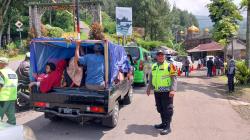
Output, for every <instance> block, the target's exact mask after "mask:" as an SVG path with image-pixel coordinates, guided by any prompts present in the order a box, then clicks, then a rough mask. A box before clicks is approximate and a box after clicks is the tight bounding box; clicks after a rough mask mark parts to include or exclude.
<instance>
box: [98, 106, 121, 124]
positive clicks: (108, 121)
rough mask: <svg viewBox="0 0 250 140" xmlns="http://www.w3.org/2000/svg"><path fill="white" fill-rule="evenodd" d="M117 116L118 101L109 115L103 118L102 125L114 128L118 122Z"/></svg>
mask: <svg viewBox="0 0 250 140" xmlns="http://www.w3.org/2000/svg"><path fill="white" fill-rule="evenodd" d="M118 118H119V103H118V102H116V104H115V106H114V109H113V111H112V113H111V115H110V116H109V117H107V118H103V120H102V125H104V126H107V127H110V128H114V127H116V125H117V123H118Z"/></svg>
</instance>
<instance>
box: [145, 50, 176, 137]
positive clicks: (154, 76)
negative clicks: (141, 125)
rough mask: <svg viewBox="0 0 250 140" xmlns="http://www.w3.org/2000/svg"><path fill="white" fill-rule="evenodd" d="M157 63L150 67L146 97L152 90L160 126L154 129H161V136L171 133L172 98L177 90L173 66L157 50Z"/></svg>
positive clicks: (161, 52)
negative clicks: (159, 116)
mask: <svg viewBox="0 0 250 140" xmlns="http://www.w3.org/2000/svg"><path fill="white" fill-rule="evenodd" d="M156 59H157V62H156V63H155V64H153V65H152V73H151V74H150V79H149V85H148V88H147V95H150V91H151V90H152V89H153V90H154V95H155V102H156V107H157V111H158V112H159V113H160V115H161V121H162V123H161V124H157V125H155V126H154V127H155V128H156V129H162V131H161V133H160V134H161V135H166V134H168V133H170V132H171V128H170V123H171V121H172V116H173V112H174V111H173V97H174V95H175V92H176V88H177V76H176V69H175V66H174V65H173V64H171V63H168V62H167V61H166V60H165V54H164V52H163V51H162V50H158V51H157V54H156Z"/></svg>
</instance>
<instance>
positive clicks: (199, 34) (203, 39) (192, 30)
mask: <svg viewBox="0 0 250 140" xmlns="http://www.w3.org/2000/svg"><path fill="white" fill-rule="evenodd" d="M211 42H212V37H211V35H210V33H209V29H208V28H205V29H204V30H203V31H200V29H199V28H197V27H195V26H191V27H189V28H188V29H187V35H186V37H185V41H184V46H185V48H186V50H189V49H192V48H194V47H196V46H198V45H199V44H206V43H211Z"/></svg>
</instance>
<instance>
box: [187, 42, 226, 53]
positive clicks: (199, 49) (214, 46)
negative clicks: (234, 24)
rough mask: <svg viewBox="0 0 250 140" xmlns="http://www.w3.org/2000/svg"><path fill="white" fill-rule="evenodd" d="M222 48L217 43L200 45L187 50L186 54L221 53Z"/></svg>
mask: <svg viewBox="0 0 250 140" xmlns="http://www.w3.org/2000/svg"><path fill="white" fill-rule="evenodd" d="M223 49H224V48H223V46H221V45H220V44H218V43H217V42H211V43H207V44H200V45H198V46H197V47H195V48H193V49H190V50H187V52H189V53H191V52H212V51H222V50H223Z"/></svg>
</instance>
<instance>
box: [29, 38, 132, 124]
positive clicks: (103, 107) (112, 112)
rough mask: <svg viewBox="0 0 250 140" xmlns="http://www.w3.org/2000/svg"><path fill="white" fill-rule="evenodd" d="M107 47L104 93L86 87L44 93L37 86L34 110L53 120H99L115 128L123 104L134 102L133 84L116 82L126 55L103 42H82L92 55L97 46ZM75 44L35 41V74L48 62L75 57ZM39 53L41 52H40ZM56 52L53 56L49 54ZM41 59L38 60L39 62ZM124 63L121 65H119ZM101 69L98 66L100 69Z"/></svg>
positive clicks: (32, 45) (33, 100)
mask: <svg viewBox="0 0 250 140" xmlns="http://www.w3.org/2000/svg"><path fill="white" fill-rule="evenodd" d="M96 43H99V44H102V45H103V46H104V57H105V65H104V66H105V82H106V83H107V84H106V87H105V89H104V90H98V91H97V90H90V89H87V88H85V87H84V86H83V87H64V88H60V87H59V88H54V89H52V90H51V91H50V92H48V93H45V94H42V93H41V92H39V91H37V88H36V87H33V88H32V93H31V105H32V107H33V108H34V110H36V111H39V112H44V114H45V115H44V116H45V118H47V119H50V120H51V121H55V120H58V119H60V118H61V117H67V118H76V119H77V120H81V121H83V120H88V119H100V120H101V121H102V124H103V125H105V126H108V127H112V128H113V127H115V126H116V125H117V123H118V117H119V108H120V104H130V103H131V101H132V86H131V85H132V83H131V81H130V80H128V78H126V77H125V78H124V80H121V81H120V82H118V83H114V82H113V80H114V78H116V77H117V73H118V72H119V67H122V64H124V62H123V60H124V59H123V58H125V57H124V56H126V52H125V50H124V48H123V47H122V46H119V45H115V44H112V43H111V42H109V43H107V44H106V43H105V42H104V41H98V40H95V41H91V40H88V41H82V42H81V46H80V47H81V48H82V49H83V50H84V52H85V53H91V52H93V46H94V45H95V44H96ZM75 47H76V45H75V43H74V42H71V43H69V42H66V41H65V40H63V39H50V40H48V39H34V40H33V41H32V42H31V46H30V48H31V67H32V71H33V72H35V73H36V72H37V71H40V70H42V69H43V67H41V66H42V65H43V64H41V63H46V61H47V60H48V59H56V58H57V59H59V58H60V59H67V58H71V57H73V56H74V51H75ZM38 50H40V51H38ZM52 50H53V54H51V53H50V52H51V51H52ZM37 58H39V59H37ZM119 64H121V65H119ZM97 67H98V66H97Z"/></svg>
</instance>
